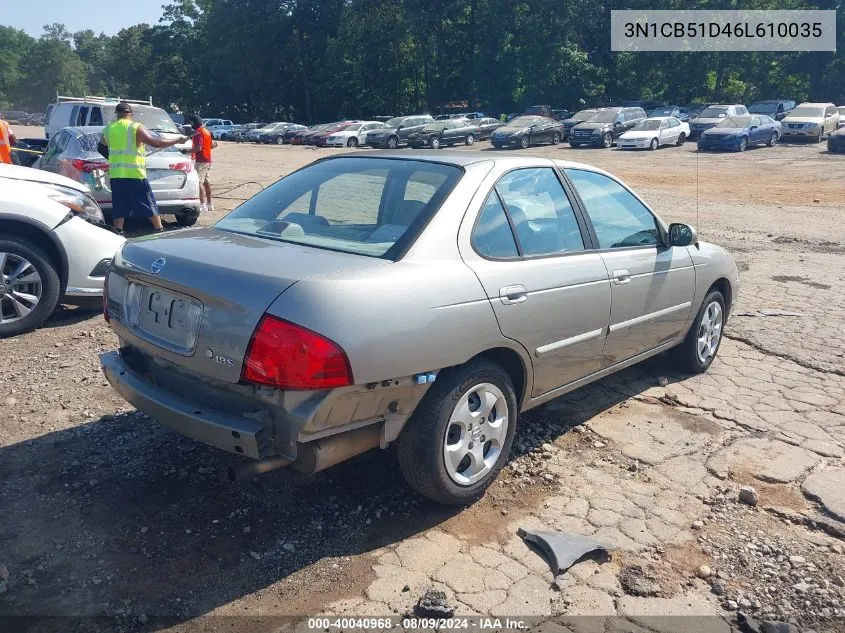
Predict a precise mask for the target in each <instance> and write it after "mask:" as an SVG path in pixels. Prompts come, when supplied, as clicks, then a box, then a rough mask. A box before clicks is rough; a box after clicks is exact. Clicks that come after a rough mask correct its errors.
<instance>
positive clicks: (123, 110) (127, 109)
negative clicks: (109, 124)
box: [114, 101, 132, 114]
mask: <svg viewBox="0 0 845 633" xmlns="http://www.w3.org/2000/svg"><path fill="white" fill-rule="evenodd" d="M114 111H115V112H117V113H119V114H128V113H131V112H132V106H131V105H129V104H128V103H126V102H125V101H121V102H120V103H118V104H117V106H116V107H115V109H114Z"/></svg>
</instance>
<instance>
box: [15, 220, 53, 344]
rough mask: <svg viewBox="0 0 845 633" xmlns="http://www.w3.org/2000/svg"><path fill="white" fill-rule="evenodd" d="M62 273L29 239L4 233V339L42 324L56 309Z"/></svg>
mask: <svg viewBox="0 0 845 633" xmlns="http://www.w3.org/2000/svg"><path fill="white" fill-rule="evenodd" d="M60 286H61V282H60V281H59V274H58V272H57V271H56V268H55V266H54V265H53V263H52V262H51V261H50V258H49V257H48V256H47V255H46V253H44V251H42V250H41V249H40V248H39V247H38V246H37V245H35V244H33V243H32V242H30V241H29V240H25V239H23V238H20V237H17V236H14V235H0V338H2V337H6V336H15V335H16V334H21V333H23V332H26V331H28V330H32V329H34V328H37V327H38V326H40V325H41V324H42V323H44V321H46V320H47V319H48V318H49V316H50V315H51V314H52V313H53V310H55V309H56V305H57V304H58V302H59V294H60V293H61V288H60Z"/></svg>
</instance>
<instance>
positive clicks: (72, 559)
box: [0, 128, 845, 632]
mask: <svg viewBox="0 0 845 633" xmlns="http://www.w3.org/2000/svg"><path fill="white" fill-rule="evenodd" d="M32 131H33V128H29V129H28V130H27V129H19V130H17V132H18V134H19V136H32V135H33V134H32ZM475 150H476V151H477V150H480V151H490V150H489V149H488V144H487V143H481V144H478V145H477V146H476V148H475ZM340 151H345V150H326V149H322V150H315V149H311V148H302V147H276V146H254V145H235V144H226V143H221V144H220V147H219V148H218V149H217V150H216V152H215V154H214V159H215V163H214V167H213V170H212V172H211V173H212V178H213V186H214V188H215V191H217V192H219V193H220V195H219V196H218V197H217V198H216V200H215V206H216V210H215V212H214V213H212V214H208V215H206V216H204V217H202V218H201V219H200V224H203V225H207V224H210V223H212V222H213V221H214V220H216V219H218V218H219V217H221V216H222V215H223V214H224V213H225V212H226V211H227V210H229V209H231V208H233V207H234V206H236V205H237V204H238V202H239V201H240V200H243V199H246V198H248V197H249V196H250V195H252V194H254V193H255V192H256V191H258V190H259V189H260V188H261V187H262V186H266V185H268V184H270V183H272V182H273V181H275V180H276V179H278V178H279V177H280V176H282V175H284V174H286V173H288V172H290V171H291V170H293V169H296V168H298V167H300V166H302V165H305V164H307V163H308V162H310V161H311V160H314V159H315V158H317V157H319V156H323V155H326V154H327V153H331V152H340ZM373 151H374V152H377V151H375V150H373ZM408 151H409V153H413V152H412V151H411V150H408ZM527 151H528V152H531V153H535V154H540V155H547V156H553V157H558V158H562V159H566V160H575V161H581V162H586V163H590V164H593V165H597V166H600V167H602V168H605V169H607V170H608V171H611V172H613V173H615V174H617V175H619V176H621V177H622V178H623V179H624V180H625V181H626V182H627V183H628V184H630V185H631V186H633V187H634V188H635V189H636V190H637V191H638V192H639V193H640V194H641V195H643V197H644V198H645V199H646V200H647V201H648V202H649V203H650V204H651V205H652V206H653V207H654V208H655V209H656V210H657V211H658V212H659V213H660V214H661V215H662V217H663V218H664V219H665V220H668V221H681V222H688V223H692V224H694V225H696V227H697V228H698V232H699V235H700V236H701V237H702V239H705V240H709V241H713V242H716V243H719V244H721V245H724V246H725V247H727V248H729V249H730V250H731V251H732V252H733V253H734V254H735V256H736V257H737V259H738V262H739V264H740V271H741V276H742V289H741V294H740V297H739V302H738V305H737V306H736V309H735V312H734V315H733V317H732V319H731V321H730V322H729V324H728V328H727V330H726V337H727V338H726V340H725V341H724V342H723V345H722V348H721V351H720V355H719V357H718V358H717V359H716V361H715V362H714V364H713V366H712V367H711V369H710V371H709V372H708V373H707V374H705V375H702V376H697V377H688V376H683V375H679V374H675V373H673V372H672V370H671V369H670V368H669V367H668V366H667V364H666V363H665V361H664V359H662V358H656V359H653V360H652V361H649V362H647V363H645V364H644V365H642V366H638V367H634V368H631V369H629V370H626V371H624V372H622V373H621V374H618V375H616V376H613V377H610V378H608V379H605V380H602V381H600V382H598V383H596V384H594V385H591V386H589V387H587V388H585V389H582V390H580V391H577V392H575V393H572V394H570V395H568V396H565V397H563V398H560V399H558V400H555V401H553V402H551V403H549V404H548V405H546V406H544V407H542V408H540V409H537V410H534V411H532V412H530V413H529V414H527V415H526V416H525V417H524V418H523V420H522V423H521V427H520V428H519V430H518V433H517V439H516V443H515V449H514V454H513V455H512V456H511V458H512V459H511V463H510V465H509V466H508V468H507V469H506V470H505V472H504V474H503V476H502V477H500V479H499V480H498V481H497V482H496V483H495V484H494V486H493V487H492V488H491V490H490V492H489V494H488V495H487V496H486V497H485V498H484V499H483V500H482V501H480V502H479V503H477V504H475V505H474V506H473V507H471V508H467V509H463V510H455V509H443V508H440V507H437V506H434V505H433V504H431V503H429V502H427V501H425V500H422V499H420V498H419V497H417V496H415V495H414V494H413V493H411V492H410V491H409V490H408V489H407V488H406V487H405V485H404V484H403V483H402V482H401V478H399V477H398V472H397V466H396V464H395V462H394V459H393V456H392V454H391V453H390V452H389V451H388V452H387V453H386V454H381V453H378V452H374V453H370V454H367V455H364V456H362V457H360V458H357V459H354V460H352V461H350V462H347V463H345V464H342V465H340V466H338V467H336V468H334V469H331V470H329V471H326V472H323V473H320V474H319V475H317V476H315V477H312V478H307V477H303V476H301V475H297V474H296V473H293V472H288V471H285V470H281V471H275V472H272V473H269V474H267V475H264V476H262V477H260V478H257V479H253V480H251V481H248V482H245V483H241V484H238V485H232V484H229V483H227V482H226V481H225V477H224V473H225V469H226V467H227V466H228V465H230V464H233V463H235V462H236V461H237V460H236V458H234V457H232V456H229V455H226V454H223V453H221V452H219V451H216V450H213V449H211V448H206V447H205V446H202V445H199V444H196V443H193V442H191V441H188V440H184V439H182V438H181V437H179V436H178V435H176V434H174V433H172V432H170V431H168V430H166V429H164V428H161V427H159V426H157V425H156V424H155V423H154V422H152V421H151V420H149V419H147V418H146V417H145V416H144V415H143V414H140V413H137V412H135V411H134V410H133V409H131V408H130V407H129V406H128V405H127V404H126V403H124V402H123V401H122V400H121V399H120V398H119V397H118V396H117V395H116V394H115V393H114V392H113V391H112V390H111V389H110V388H109V387H108V386H107V384H106V383H105V380H104V379H103V378H102V376H101V375H100V373H99V369H98V360H97V357H98V354H99V353H100V352H102V351H105V350H108V349H111V348H113V347H114V345H115V342H116V340H115V338H114V336H113V335H112V334H111V332H110V330H109V329H108V328H107V327H106V325H105V323H104V321H103V320H102V317H101V316H100V315H99V314H98V313H92V312H86V311H82V310H74V309H65V310H60V311H59V312H57V313H56V315H55V316H54V317H53V319H52V320H51V321H50V322H49V323H48V325H47V326H46V327H44V328H43V329H41V330H39V331H37V332H33V333H30V334H27V335H24V336H20V337H17V338H14V339H7V340H3V341H1V342H0V350H2V354H0V616H8V615H32V616H68V615H72V616H97V617H100V618H103V619H102V620H99V621H98V622H100V623H101V624H103V623H104V628H103V630H164V629H167V630H172V631H205V630H219V629H221V628H224V627H225V629H226V630H229V631H255V632H261V631H275V630H280V629H281V628H283V627H284V626H286V625H287V624H290V622H288V621H287V620H281V619H276V618H275V616H285V615H296V616H305V615H314V614H317V613H321V612H322V613H336V614H338V615H345V616H352V615H357V616H364V615H370V616H374V615H390V614H403V613H406V612H408V611H409V610H410V609H412V607H413V605H414V604H416V602H417V600H418V599H419V598H420V597H421V596H422V595H423V594H424V593H425V592H426V590H428V589H437V590H441V591H443V592H444V594H445V598H446V601H447V602H448V603H449V604H450V605H451V606H452V607H454V608H455V610H456V613H457V614H480V615H502V616H504V615H511V616H533V617H535V618H537V620H536V621H545V624H543V625H542V630H544V631H566V630H570V631H571V630H598V631H604V630H607V631H635V630H639V631H641V630H652V631H654V630H665V631H675V630H679V629H681V628H682V627H687V629H685V630H702V631H704V630H707V631H723V630H724V631H728V630H730V626H731V625H734V624H735V623H736V617H737V611H742V612H744V613H748V614H751V615H753V616H754V617H757V618H771V619H779V620H792V621H793V622H794V623H795V624H797V625H799V627H800V628H801V630H808V629H809V628H812V629H813V630H815V631H818V632H822V631H834V630H843V622H845V588H843V585H845V581H844V580H843V578H845V557H843V543H844V542H843V540H842V539H843V537H845V507H844V506H845V502H844V501H843V494H842V491H843V490H845V460H844V459H843V455H845V328H843V327H842V324H843V319H845V299H844V298H843V297H845V282H843V279H842V271H843V270H845V225H843V222H842V218H841V213H842V208H843V206H845V186H843V181H842V168H843V165H845V163H843V159H842V158H841V157H837V156H834V155H829V154H828V153H827V152H826V151H825V149H824V146H823V145H806V144H794V145H780V146H777V147H775V148H772V149H769V148H761V149H753V150H750V151H747V152H745V153H743V154H700V153H698V152H696V151H694V146H693V145H692V144H687V145H686V146H684V147H681V148H674V147H672V148H666V149H660V150H658V151H656V152H638V153H626V152H621V151H616V150H611V151H607V150H590V149H584V150H573V149H571V148H569V147H568V146H563V145H561V146H557V147H550V146H547V147H540V148H534V149H531V150H527ZM490 156H491V158H495V157H496V156H497V153H495V152H492V151H490ZM743 486H752V487H753V488H754V491H753V493H752V492H751V491H746V492H743V493H742V499H743V500H745V501H750V502H752V504H751V505H749V503H745V502H742V501H740V489H741V487H743ZM527 526H534V527H545V528H547V529H556V530H563V531H566V532H570V533H577V534H583V535H591V536H592V537H593V538H595V539H597V540H600V541H603V542H605V543H607V544H608V545H610V546H611V547H612V548H613V550H612V560H611V561H609V562H602V563H599V562H596V561H593V560H588V561H585V562H582V563H579V564H577V565H576V566H574V567H573V568H572V569H571V570H570V571H569V572H567V573H566V574H565V575H564V576H562V577H561V578H559V579H558V580H557V581H556V582H553V580H554V579H553V577H552V574H551V573H550V572H549V569H548V565H547V564H546V563H545V562H544V561H543V559H541V558H540V557H539V556H538V555H537V553H536V552H534V551H532V550H529V549H528V548H526V546H525V545H524V544H523V543H522V541H521V540H520V539H519V538H518V537H517V536H516V529H517V528H518V527H527ZM632 579H634V580H632ZM586 615H589V616H607V617H610V618H611V619H609V620H606V621H602V620H595V619H592V620H583V619H578V618H577V617H576V616H586ZM693 615H694V616H700V617H701V618H705V619H704V620H701V619H696V618H685V619H682V620H676V621H670V620H665V619H660V618H658V617H656V616H693ZM212 616H220V619H212ZM223 616H241V617H237V618H236V617H231V618H229V619H223ZM88 622H89V623H90V622H94V621H93V620H91V621H88ZM638 627H639V628H638ZM642 627H645V628H642ZM696 627H698V628H696ZM0 628H2V627H0ZM9 630H13V629H9Z"/></svg>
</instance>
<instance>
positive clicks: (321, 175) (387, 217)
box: [216, 158, 462, 259]
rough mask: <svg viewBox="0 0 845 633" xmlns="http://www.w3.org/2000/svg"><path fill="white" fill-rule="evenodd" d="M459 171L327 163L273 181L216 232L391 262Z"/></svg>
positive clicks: (377, 162)
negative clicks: (385, 259) (255, 237)
mask: <svg viewBox="0 0 845 633" xmlns="http://www.w3.org/2000/svg"><path fill="white" fill-rule="evenodd" d="M461 174H462V170H461V169H459V168H458V167H454V166H450V165H441V164H435V163H425V162H420V161H411V160H390V159H380V158H340V159H333V160H326V161H322V162H319V163H316V164H314V165H311V166H309V167H306V168H304V169H301V170H299V171H297V172H294V173H292V174H290V175H289V176H287V177H286V178H283V179H282V180H280V181H278V182H277V183H275V184H274V185H272V186H270V187H268V188H267V189H265V190H263V191H262V192H261V193H259V194H258V195H256V196H255V197H253V198H251V199H250V200H248V201H246V202H245V203H244V204H242V205H241V206H239V207H238V208H237V209H235V210H234V211H233V212H232V213H230V214H229V215H228V216H226V217H225V218H223V219H222V220H220V222H218V223H217V225H216V226H217V228H220V229H223V230H229V231H234V232H238V233H246V234H249V235H255V236H258V237H263V238H267V239H273V240H278V241H283V242H292V243H296V244H303V245H308V246H314V247H316V248H326V249H329V250H337V251H343V252H347V253H355V254H360V255H368V256H372V257H384V258H387V259H395V258H396V257H398V255H399V254H400V253H401V252H402V251H403V249H404V247H405V246H406V245H407V244H409V243H410V242H411V241H413V239H414V238H415V237H416V235H417V234H418V233H419V231H420V230H421V227H422V226H424V224H425V222H426V221H427V220H428V218H430V217H431V215H433V214H434V213H435V212H436V211H437V209H438V208H439V207H440V205H441V203H442V202H443V200H444V199H445V198H446V196H447V195H448V194H449V192H450V191H451V190H452V187H453V186H454V185H455V183H456V182H457V181H458V179H459V178H460V176H461Z"/></svg>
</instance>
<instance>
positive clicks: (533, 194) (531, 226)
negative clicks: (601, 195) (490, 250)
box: [496, 167, 584, 255]
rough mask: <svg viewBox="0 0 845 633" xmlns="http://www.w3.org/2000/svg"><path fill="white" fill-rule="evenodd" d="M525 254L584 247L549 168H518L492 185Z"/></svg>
mask: <svg viewBox="0 0 845 633" xmlns="http://www.w3.org/2000/svg"><path fill="white" fill-rule="evenodd" d="M496 191H497V192H498V194H499V196H500V197H501V199H502V202H504V204H505V207H506V209H507V213H508V215H510V218H511V221H512V222H513V226H514V229H515V231H516V237H517V240H518V241H519V245H520V246H521V248H522V252H523V254H525V255H555V254H561V253H569V252H574V251H583V250H584V240H583V237H582V236H581V229H580V227H579V226H578V221H577V220H576V219H575V211H574V210H573V208H572V205H571V204H570V203H569V198H567V197H566V192H565V191H564V190H563V186H562V185H561V184H560V181H559V180H558V178H557V175H556V174H555V172H554V170H553V169H549V168H546V167H542V168H536V169H518V170H516V171H512V172H510V173H509V174H506V175H505V176H503V177H502V178H501V180H499V182H498V183H497V184H496Z"/></svg>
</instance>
